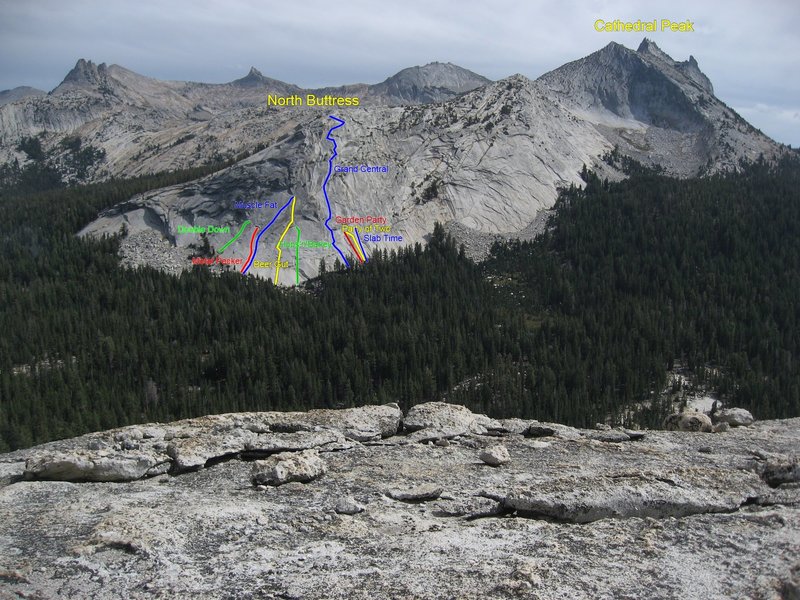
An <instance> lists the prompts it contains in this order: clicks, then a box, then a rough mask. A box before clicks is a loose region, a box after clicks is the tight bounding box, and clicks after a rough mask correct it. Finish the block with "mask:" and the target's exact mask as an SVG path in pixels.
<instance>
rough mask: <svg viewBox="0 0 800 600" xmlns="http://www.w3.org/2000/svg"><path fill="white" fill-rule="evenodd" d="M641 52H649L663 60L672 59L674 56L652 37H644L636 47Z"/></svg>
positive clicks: (648, 53)
mask: <svg viewBox="0 0 800 600" xmlns="http://www.w3.org/2000/svg"><path fill="white" fill-rule="evenodd" d="M636 52H638V53H639V54H647V55H650V56H653V57H655V58H659V59H661V60H668V61H672V57H671V56H670V55H669V54H667V53H666V52H664V51H663V50H662V49H661V48H659V47H658V45H657V44H656V43H655V42H654V41H653V40H651V39H650V38H644V39H643V40H642V43H641V44H639V47H638V48H637V49H636Z"/></svg>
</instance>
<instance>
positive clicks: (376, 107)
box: [0, 40, 785, 277]
mask: <svg viewBox="0 0 800 600" xmlns="http://www.w3.org/2000/svg"><path fill="white" fill-rule="evenodd" d="M268 94H275V95H284V96H287V95H293V94H298V95H303V94H315V95H320V96H324V95H333V96H357V97H359V98H360V103H359V106H358V107H333V108H328V107H324V108H323V107H308V106H295V107H288V106H286V107H267V103H266V98H267V95H268ZM0 104H2V105H1V106H0V164H2V163H6V164H9V163H11V162H13V161H14V160H16V161H18V163H19V164H22V165H24V164H26V162H27V161H30V160H31V159H30V158H29V156H28V155H27V154H26V153H25V152H24V151H23V150H20V141H21V140H22V139H23V138H25V137H29V136H38V138H39V140H40V143H41V145H42V147H43V149H44V151H45V153H46V155H47V157H48V158H47V159H46V160H50V161H52V162H53V164H61V163H60V162H59V158H60V157H62V156H63V155H64V154H65V153H66V152H69V151H70V150H69V144H65V143H64V140H65V139H72V140H74V139H75V136H78V137H79V138H80V143H81V144H83V146H84V147H93V148H95V149H101V150H103V151H104V153H105V154H104V156H103V158H102V160H98V161H97V162H96V164H92V165H91V166H90V168H88V169H86V170H85V171H84V172H83V175H84V179H85V180H87V181H94V180H102V179H105V178H108V177H112V176H114V177H121V176H122V177H127V176H135V175H139V174H143V173H150V172H158V171H163V170H170V169H181V168H187V167H192V166H196V165H198V164H204V163H208V162H213V161H218V160H222V159H231V158H233V157H237V156H239V157H241V156H242V155H243V154H245V153H246V154H249V156H247V157H246V158H242V159H241V160H238V162H236V163H235V164H233V165H232V166H230V167H228V168H226V169H223V170H221V171H219V172H217V173H215V174H213V175H210V176H207V177H205V178H202V179H200V180H197V181H194V182H191V183H189V184H185V185H181V186H175V187H171V188H166V189H163V190H160V191H158V192H155V193H148V194H146V195H144V196H140V197H135V198H132V199H130V200H129V201H127V202H125V203H123V204H121V205H119V206H117V207H115V208H113V209H111V210H108V211H106V212H105V213H103V214H102V215H99V216H98V219H97V220H95V221H94V222H93V223H91V224H89V225H88V226H87V227H86V229H85V230H84V231H83V232H82V233H83V234H90V235H99V234H103V233H109V232H117V231H119V230H120V228H121V227H122V225H123V224H124V225H125V226H126V228H127V230H128V234H129V237H128V241H127V242H126V244H124V245H123V246H124V248H123V252H124V253H125V255H126V257H127V258H126V260H127V261H128V262H130V263H133V264H153V265H155V266H159V267H161V268H169V269H174V270H179V269H181V268H187V267H188V266H189V265H190V261H189V260H188V256H189V255H190V254H191V253H192V252H193V250H192V249H190V248H189V245H190V244H195V245H196V244H197V241H198V240H197V237H196V236H195V237H192V236H185V235H178V234H177V231H178V227H179V226H187V225H188V226H195V227H196V226H198V225H200V226H204V225H213V226H217V227H219V226H221V227H229V228H230V230H231V231H235V230H238V229H239V228H240V226H241V225H242V224H243V223H245V221H248V220H249V221H251V222H252V223H253V224H257V225H261V226H263V225H264V224H265V221H268V220H269V218H271V217H272V216H273V215H272V213H269V212H268V211H265V210H263V209H261V210H259V209H255V210H252V211H248V210H242V209H240V208H236V207H235V206H234V203H235V202H236V201H237V200H244V201H248V202H249V201H254V200H266V199H269V200H270V201H272V202H275V203H278V205H283V203H285V202H286V200H288V198H289V197H290V196H295V197H296V198H297V209H296V215H295V222H296V224H298V225H299V226H300V227H302V232H303V238H304V239H308V240H320V241H324V240H330V232H329V231H328V230H327V229H326V227H325V221H326V219H327V218H328V217H329V216H330V217H331V219H332V221H331V222H330V223H331V224H332V229H333V231H334V240H337V241H340V244H341V246H342V247H345V248H346V246H345V244H344V241H345V240H344V239H343V232H342V231H341V227H340V226H339V225H337V224H336V221H335V217H336V216H342V217H362V216H380V217H383V218H385V219H386V222H387V223H388V225H389V226H390V227H391V233H392V234H393V235H397V236H402V240H403V243H408V242H416V241H424V240H425V238H426V235H427V234H428V233H430V232H431V231H432V229H433V224H434V222H435V221H440V222H443V223H450V224H451V225H454V226H457V227H458V228H459V229H460V230H461V231H467V232H474V233H475V234H476V235H480V234H498V233H503V234H513V233H514V232H519V231H522V230H525V229H526V227H528V226H529V225H530V224H531V223H532V222H533V221H534V220H535V219H536V217H537V215H538V214H539V213H540V212H541V211H543V210H546V209H548V208H550V207H551V206H552V205H553V203H554V201H555V199H556V196H557V189H558V188H559V187H561V186H568V185H570V184H576V185H581V184H582V180H581V179H580V171H581V169H582V167H583V166H584V165H586V166H587V167H590V168H594V169H596V170H598V171H599V172H600V173H601V175H602V176H604V177H608V178H609V179H612V180H613V179H620V178H623V177H625V172H624V168H623V166H624V164H623V163H624V160H622V157H624V156H628V157H631V158H634V159H636V160H637V161H640V162H642V163H644V164H645V165H649V166H653V167H659V168H661V169H663V170H664V172H665V173H668V174H672V175H677V176H682V177H685V176H691V175H696V174H704V173H714V172H718V171H720V170H725V169H732V168H736V167H737V166H738V165H739V164H740V161H742V160H754V159H756V158H757V157H758V156H760V155H764V156H765V157H766V158H768V159H769V158H774V157H776V156H778V155H779V154H781V153H782V152H784V151H785V148H784V147H783V146H781V145H780V144H778V143H776V142H774V141H773V140H771V139H770V138H768V137H767V136H766V135H764V134H763V133H761V132H760V131H758V130H756V129H755V128H753V127H752V126H751V125H750V124H749V123H747V122H746V121H745V120H744V119H743V118H741V117H740V116H739V115H738V114H736V112H735V111H734V110H732V109H731V108H730V107H728V106H727V105H726V104H725V103H724V102H722V101H721V100H719V99H718V98H717V97H716V96H715V95H714V90H713V86H712V84H711V82H710V81H709V79H708V78H707V77H706V76H705V75H704V74H703V73H702V71H700V68H699V66H698V63H697V61H696V60H695V59H694V58H693V57H689V60H687V61H684V62H679V61H675V60H673V59H672V58H670V57H669V56H668V55H666V54H665V53H664V52H663V51H661V50H660V49H659V48H658V47H657V46H656V45H655V44H654V43H653V42H652V41H649V40H644V41H643V42H642V44H641V45H640V46H639V48H638V50H636V51H633V50H630V49H628V48H626V47H624V46H621V45H619V44H616V43H611V44H609V45H608V46H606V47H605V48H603V49H601V50H599V51H597V52H595V53H593V54H591V55H589V56H587V57H585V58H582V59H579V60H576V61H574V62H571V63H568V64H566V65H564V66H562V67H559V68H558V69H555V70H554V71H551V72H549V73H547V74H545V75H543V76H541V77H540V78H538V79H536V80H530V79H528V78H526V77H523V76H522V75H514V76H511V77H508V78H506V79H502V80H500V81H496V82H492V81H490V80H488V79H486V78H485V77H482V76H480V75H477V74H475V73H473V72H471V71H468V70H466V69H463V68H460V67H458V66H456V65H452V64H449V63H447V64H442V63H431V64H429V65H426V66H424V67H412V68H409V69H405V70H403V71H400V72H399V73H397V74H396V75H394V76H392V77H390V78H388V79H387V80H385V81H384V82H382V83H379V84H375V85H367V84H354V85H346V86H342V87H338V88H325V89H321V90H304V89H301V88H299V87H297V86H294V85H292V84H287V83H284V82H281V81H277V80H274V79H270V78H269V77H265V76H264V75H262V74H261V73H260V72H259V71H258V70H256V69H255V68H253V69H251V70H250V72H249V73H248V74H247V75H246V76H245V77H243V78H241V79H237V80H235V81H233V82H230V83H227V84H204V83H191V82H175V81H159V80H156V79H151V78H149V77H145V76H142V75H139V74H136V73H134V72H132V71H129V70H127V69H125V68H123V67H120V66H117V65H111V66H106V65H105V64H100V65H96V64H94V63H92V62H89V61H85V60H80V61H78V63H77V64H76V66H75V68H74V69H72V71H70V72H69V73H68V74H67V76H66V77H65V79H64V81H63V82H62V83H61V84H60V85H59V86H58V87H56V88H55V89H54V90H52V91H51V92H50V93H48V94H45V93H44V92H41V91H39V90H34V89H32V88H16V89H15V90H10V91H7V92H0ZM330 115H334V116H336V117H337V118H338V119H341V120H343V121H344V122H345V124H344V125H343V126H342V127H340V128H338V129H336V131H335V132H331V134H330V135H332V137H333V139H335V140H336V141H337V153H338V154H337V157H336V160H335V165H344V166H359V165H362V164H363V165H367V166H386V167H388V169H387V172H385V173H381V172H369V173H360V172H357V173H336V172H333V173H332V174H331V176H330V179H329V182H328V185H327V189H326V192H327V195H328V198H329V200H330V205H331V210H330V213H329V211H328V206H327V201H326V199H325V194H324V193H323V190H322V187H323V183H324V182H325V181H326V178H328V170H329V166H334V163H330V165H329V159H330V158H331V155H332V152H333V144H332V143H331V141H329V140H328V139H326V135H329V133H328V132H329V130H330V129H331V127H332V126H333V125H335V124H336V122H335V121H333V120H332V119H331V118H330ZM73 146H74V142H73ZM62 162H63V161H62ZM73 177H74V174H73ZM273 212H274V211H273ZM283 219H287V220H288V215H287V216H286V217H284V216H281V220H280V222H278V223H277V224H276V227H277V231H278V233H279V232H280V231H282V230H283V225H285V222H288V221H284V220H283ZM337 236H338V237H337ZM223 241H224V240H223V239H222V238H216V237H213V239H212V240H211V242H212V245H214V246H215V247H219V246H221V245H222V242H223ZM250 241H251V240H250V237H249V236H247V235H243V236H242V237H241V238H240V239H239V240H237V241H236V242H235V243H234V244H232V245H231V246H230V250H228V252H229V253H230V254H231V255H239V256H242V255H247V253H248V249H249V244H250ZM393 244H395V242H384V241H374V242H373V241H367V242H365V251H366V254H367V255H368V256H369V255H370V254H371V253H372V252H374V251H376V250H379V249H389V248H392V247H395V246H394V245H393ZM274 245H275V241H273V242H272V247H274ZM303 255H304V256H302V257H301V258H300V267H301V269H300V270H301V273H302V276H303V277H310V276H313V275H315V274H316V272H317V268H318V264H319V260H320V258H326V259H327V260H330V261H332V260H334V259H335V258H336V257H337V253H336V252H335V251H334V249H333V248H327V249H326V248H309V249H308V250H307V251H305V252H303ZM347 256H349V260H355V259H356V258H357V256H356V255H355V254H353V253H350V254H349V255H347ZM258 274H260V275H263V276H269V275H270V273H268V272H266V271H264V272H262V273H258Z"/></svg>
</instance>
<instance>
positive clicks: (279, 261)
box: [275, 198, 297, 285]
mask: <svg viewBox="0 0 800 600" xmlns="http://www.w3.org/2000/svg"><path fill="white" fill-rule="evenodd" d="M296 202H297V198H292V216H291V218H290V219H289V223H288V224H287V225H286V229H284V230H283V233H282V234H281V239H279V240H278V243H277V244H275V249H276V250H277V251H278V262H277V263H276V264H275V285H278V275H280V272H281V254H282V253H283V249H282V248H281V242H282V241H283V238H284V237H285V236H286V232H287V231H289V227H291V226H292V223H294V205H295V203H296Z"/></svg>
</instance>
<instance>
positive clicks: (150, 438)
mask: <svg viewBox="0 0 800 600" xmlns="http://www.w3.org/2000/svg"><path fill="white" fill-rule="evenodd" d="M403 419H404V417H403V415H402V413H401V412H400V410H399V409H398V408H397V406H396V405H386V406H370V407H362V408H355V409H347V410H343V411H312V412H309V413H242V414H229V415H215V416H209V417H202V418H198V419H189V420H186V421H180V422H176V423H167V424H160V423H156V424H148V425H139V426H134V427H125V428H121V429H117V430H113V431H109V432H101V433H96V434H90V435H87V436H82V437H80V438H74V439H71V440H63V441H59V442H52V443H50V444H45V445H42V446H38V447H35V448H30V449H27V450H21V451H17V452H14V453H10V454H5V455H0V590H2V591H3V594H4V595H7V596H9V597H30V598H78V597H79V598H84V597H93V598H117V597H131V598H145V597H170V598H172V597H179V598H189V597H193V598H194V597H203V598H253V597H259V598H447V597H451V598H520V597H526V598H527V597H530V598H565V597H568V598H587V599H588V598H690V599H691V598H697V599H701V598H702V599H707V598H711V599H723V598H775V599H777V598H782V597H792V594H793V593H796V592H797V589H798V585H797V582H798V575H797V574H798V572H800V561H799V560H798V558H797V557H798V556H800V467H799V466H798V456H797V452H798V447H800V444H799V443H798V442H800V419H789V420H784V421H762V422H756V423H754V424H752V425H751V426H749V427H736V428H732V429H730V430H729V431H727V432H724V433H704V432H693V431H647V432H645V434H644V435H643V436H642V435H641V433H642V432H623V431H619V430H603V431H597V430H580V429H574V428H571V427H566V426H563V425H558V424H554V423H538V422H534V421H524V420H521V419H510V420H505V421H497V420H493V419H489V418H487V417H485V416H483V415H475V414H473V413H471V412H470V411H468V410H466V409H464V408H463V407H458V406H452V405H443V404H441V403H430V404H426V405H421V406H419V407H417V408H415V410H414V411H412V412H411V413H410V414H409V415H408V417H406V419H407V420H408V423H407V426H406V427H405V428H402V426H401V421H402V420H403ZM410 429H416V431H409V430H410ZM455 429H460V430H461V433H457V434H456V433H454V430H455ZM442 430H447V431H449V433H450V434H452V435H449V436H448V437H447V438H443V437H438V438H437V437H435V436H434V438H432V439H428V437H429V434H433V433H435V432H437V431H439V432H441V431H442ZM398 432H399V433H398ZM425 432H428V433H427V434H425V435H420V434H421V433H425ZM634 434H637V435H634ZM444 439H446V440H447V443H446V444H445V443H442V440H444ZM435 442H438V443H435ZM501 447H502V448H503V449H504V451H505V452H504V453H503V454H504V456H503V457H502V458H503V464H502V466H500V467H498V468H493V467H492V466H489V465H488V464H484V462H483V461H482V459H481V456H482V455H484V454H485V453H487V452H496V451H497V449H498V448H501ZM506 454H507V456H506ZM506 458H507V460H506ZM253 459H256V460H255V462H253ZM687 566H690V570H691V573H692V576H691V577H686V575H685V574H686V572H687V568H688V567H687ZM698 581H701V582H703V583H702V585H697V582H698ZM4 597H5V596H4Z"/></svg>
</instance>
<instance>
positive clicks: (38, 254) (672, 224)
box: [0, 162, 800, 449]
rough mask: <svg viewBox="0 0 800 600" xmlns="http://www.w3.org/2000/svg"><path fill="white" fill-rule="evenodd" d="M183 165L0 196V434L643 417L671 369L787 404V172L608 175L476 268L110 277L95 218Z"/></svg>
mask: <svg viewBox="0 0 800 600" xmlns="http://www.w3.org/2000/svg"><path fill="white" fill-rule="evenodd" d="M210 169H211V167H209V168H207V169H205V170H204V171H192V172H180V173H170V174H163V175H159V176H153V177H146V178H140V179H136V180H125V181H110V182H107V183H104V184H98V185H93V186H82V187H71V188H64V189H56V190H50V191H46V192H31V191H30V190H26V191H25V192H24V193H23V192H22V191H18V192H17V193H15V194H10V195H5V196H4V197H2V198H0V211H2V214H3V219H2V220H0V234H1V236H2V237H1V238H0V244H2V250H3V256H4V257H5V260H4V261H2V262H0V306H1V307H2V310H0V330H1V331H2V332H3V333H2V336H0V448H4V449H7V448H16V447H22V446H26V445H30V444H32V443H36V442H41V441H44V440H48V439H53V438H56V437H64V436H71V435H75V434H79V433H82V432H86V431H90V430H97V429H103V428H108V427H113V426H118V425H122V424H127V423H132V422H142V421H150V420H168V419H175V418H181V417H187V416H193V415H200V414H206V413H215V412H226V411H239V410H290V409H308V408H312V407H344V406H353V405H357V404H362V403H370V402H389V401H397V402H400V404H401V405H402V406H403V407H406V408H407V407H408V406H409V405H411V404H414V403H417V402H422V401H426V400H432V399H447V400H449V401H454V402H463V403H466V404H468V405H469V406H471V407H472V408H474V409H475V410H480V411H485V412H488V413H490V414H492V415H494V416H523V417H535V418H540V419H552V420H558V421H562V422H569V423H573V424H577V425H586V424H593V423H594V422H596V421H598V420H603V419H605V418H606V416H608V415H611V416H613V417H614V418H616V419H618V420H623V419H629V420H630V419H632V418H634V417H637V418H639V419H640V420H644V422H646V423H648V422H650V421H653V422H654V421H655V420H657V419H658V418H660V413H661V412H662V411H663V410H664V407H661V406H658V405H655V406H653V407H651V409H650V410H649V411H647V412H642V413H641V414H638V415H635V414H634V413H633V412H632V409H631V406H633V405H634V404H635V403H638V402H640V401H642V400H646V399H648V398H649V397H650V393H651V391H653V390H656V389H658V388H659V387H660V386H662V385H663V384H664V382H665V372H666V369H667V368H668V367H669V366H670V365H671V364H672V363H673V362H675V361H681V362H683V363H685V364H687V365H688V366H690V367H691V368H693V369H694V370H695V371H697V372H699V373H701V375H703V376H705V377H706V378H707V379H708V381H709V382H710V383H711V384H713V385H715V386H717V387H718V388H719V389H720V391H721V392H722V393H723V394H726V395H728V396H730V397H731V398H733V399H734V401H735V402H736V403H738V404H741V405H745V406H748V407H750V408H752V409H753V411H754V412H755V413H756V415H757V416H758V417H762V418H764V417H771V416H785V415H796V414H800V401H799V399H798V397H799V393H798V389H799V388H798V385H799V384H800V380H799V379H798V371H797V356H798V346H797V344H798V327H797V326H798V312H800V309H798V302H797V299H796V290H797V289H800V286H799V285H798V284H800V281H798V278H800V269H798V267H799V266H800V236H798V235H797V234H798V224H800V214H799V211H800V202H798V192H797V190H798V189H800V188H798V184H799V183H800V181H798V179H799V174H800V168H798V165H797V164H796V163H794V162H785V163H783V164H781V165H779V166H776V167H769V166H767V165H764V164H760V163H759V164H757V165H754V166H752V167H750V168H748V169H747V170H745V171H744V172H742V173H740V174H732V175H726V176H718V177H714V178H709V179H702V180H688V181H677V180H673V179H669V178H666V177H660V176H655V175H649V174H646V173H645V174H639V175H635V176H634V177H633V178H632V179H631V180H629V181H626V182H623V183H619V184H608V183H605V182H601V181H599V180H598V179H597V178H596V176H594V175H593V174H591V173H589V172H587V173H586V174H585V177H586V178H587V181H588V183H587V187H586V189H585V190H579V189H576V188H571V189H569V190H565V191H564V192H563V193H562V195H561V198H560V200H559V203H558V206H557V210H556V212H555V216H554V217H553V219H552V221H551V223H550V230H549V232H548V233H547V234H546V235H545V236H543V237H542V238H541V239H539V240H537V241H536V242H533V243H515V244H507V245H504V246H497V247H496V248H495V254H494V257H493V258H492V259H491V260H489V261H488V262H486V263H485V264H483V265H478V266H476V265H475V264H473V263H471V262H470V261H469V260H468V259H466V258H465V257H464V255H463V252H460V251H459V249H458V248H456V246H455V244H454V243H453V241H452V240H451V239H449V238H448V237H447V236H445V234H444V232H443V230H442V228H441V227H438V226H437V227H436V230H435V232H434V235H433V236H432V239H431V241H430V243H429V244H428V245H427V246H426V247H425V248H422V247H421V246H419V245H416V246H413V247H409V248H406V249H403V250H401V251H399V252H393V253H391V254H389V253H386V252H376V253H374V254H373V256H372V260H370V262H369V263H367V264H365V265H358V266H356V267H355V268H354V269H352V270H349V271H340V270H334V271H332V272H328V273H325V274H324V275H322V276H321V277H320V278H318V279H316V280H314V281H312V282H309V283H308V284H307V285H305V286H303V287H302V288H301V289H299V290H291V289H281V288H275V287H274V286H273V285H272V284H271V283H269V282H265V281H260V280H257V279H255V278H251V277H242V276H241V275H240V274H239V273H238V272H231V273H224V274H222V275H213V274H210V273H209V272H208V271H207V270H205V269H204V268H202V267H197V268H195V269H194V270H192V271H189V272H186V273H184V274H182V275H181V276H180V277H173V276H170V275H166V274H164V273H161V272H158V271H156V270H153V269H150V268H142V269H137V270H124V269H121V268H119V266H118V261H117V258H116V249H117V245H118V239H117V238H110V239H104V240H100V241H86V240H80V239H77V238H76V237H75V236H74V232H75V231H77V230H78V229H80V228H81V227H82V226H83V225H85V224H86V223H87V222H88V221H89V220H91V219H92V218H93V217H94V216H95V215H96V214H97V212H98V211H100V210H102V209H103V208H105V207H107V206H111V205H113V204H115V203H117V202H120V201H122V200H124V199H127V198H129V197H130V196H131V195H133V194H135V193H138V192H142V191H144V190H147V189H152V188H156V187H162V186H165V185H170V184H173V183H177V182H179V181H186V180H189V179H193V178H196V177H198V176H199V175H201V174H202V173H203V172H208V171H209V170H210Z"/></svg>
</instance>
